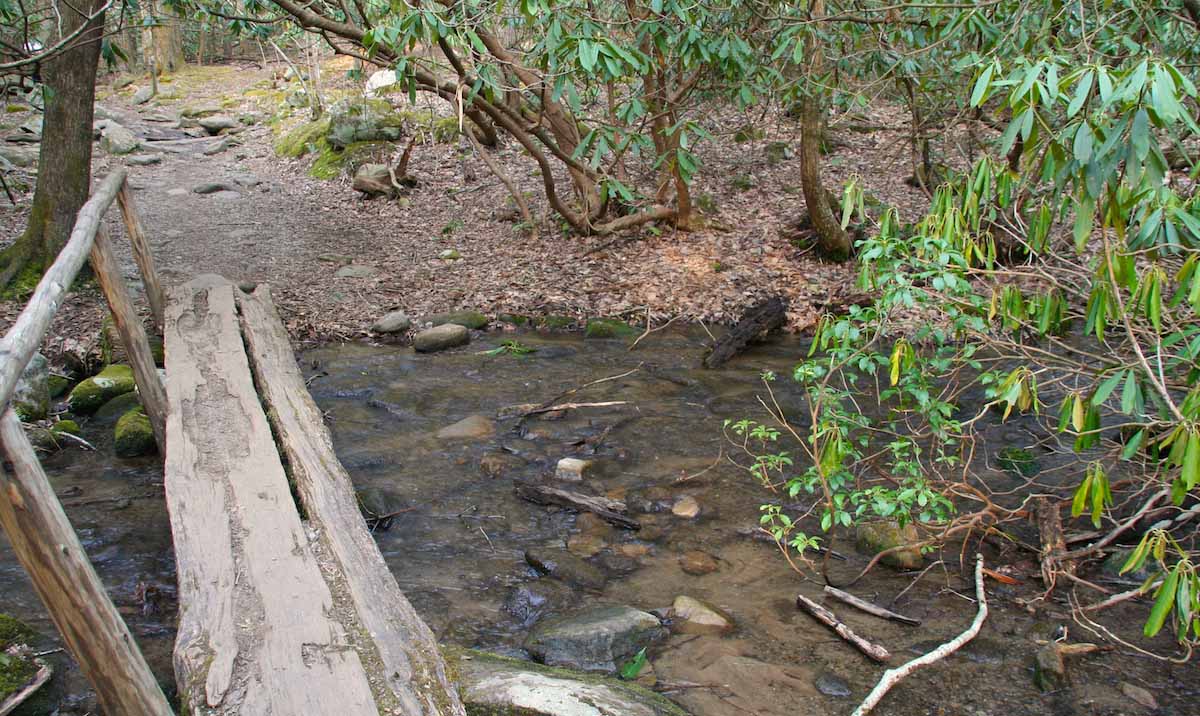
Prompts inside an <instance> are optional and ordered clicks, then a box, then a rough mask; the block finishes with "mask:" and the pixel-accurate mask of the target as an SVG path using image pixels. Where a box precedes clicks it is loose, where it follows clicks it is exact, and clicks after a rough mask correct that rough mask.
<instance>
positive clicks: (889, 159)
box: [0, 63, 928, 354]
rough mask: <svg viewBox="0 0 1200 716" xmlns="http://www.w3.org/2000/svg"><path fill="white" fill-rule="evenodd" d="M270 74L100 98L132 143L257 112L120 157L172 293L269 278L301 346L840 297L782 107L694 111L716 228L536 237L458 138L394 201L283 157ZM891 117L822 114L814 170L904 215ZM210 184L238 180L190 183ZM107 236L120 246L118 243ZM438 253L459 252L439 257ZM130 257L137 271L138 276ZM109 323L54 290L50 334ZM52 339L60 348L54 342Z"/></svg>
mask: <svg viewBox="0 0 1200 716" xmlns="http://www.w3.org/2000/svg"><path fill="white" fill-rule="evenodd" d="M281 75H282V67H267V68H265V69H264V68H258V67H254V66H245V65H242V66H234V65H222V66H207V67H191V68H188V69H187V70H185V71H183V72H181V73H179V74H177V75H175V76H173V77H171V78H168V79H167V81H165V82H163V84H162V88H161V94H160V96H159V97H158V98H156V99H154V100H152V101H151V102H149V103H147V104H143V105H141V106H136V105H133V104H132V103H131V97H132V95H133V93H134V91H135V90H136V89H137V85H131V86H127V87H124V88H121V89H119V90H118V89H115V88H114V87H113V86H111V85H102V86H101V87H100V88H99V89H98V100H97V104H98V106H99V107H101V108H103V110H105V111H107V112H108V113H109V114H111V115H113V116H115V117H116V119H117V121H120V122H121V123H123V124H125V125H126V126H128V127H130V128H131V129H133V130H134V131H135V133H138V134H139V135H141V136H142V137H143V139H147V138H149V137H154V136H167V135H165V134H163V133H162V132H163V131H164V130H163V129H161V128H169V127H171V126H173V125H172V124H171V123H172V122H174V121H175V120H177V119H178V117H179V114H180V113H181V112H182V111H184V110H185V109H187V108H189V107H197V106H203V105H205V104H209V105H212V104H214V103H215V104H219V105H221V108H222V113H223V114H229V115H231V116H234V117H238V116H244V115H245V114H246V113H248V112H250V113H254V112H257V113H258V116H259V117H261V118H263V119H264V121H262V122H260V123H257V124H255V125H253V126H249V127H245V128H244V129H243V130H242V131H240V132H238V133H237V134H236V135H235V136H234V137H233V146H231V147H229V148H228V149H226V150H225V151H221V152H219V153H215V154H213V155H211V156H208V155H205V154H204V153H202V152H201V151H199V150H200V148H201V147H202V146H211V143H210V144H205V145H201V144H199V143H197V144H196V145H195V148H194V149H192V150H190V151H188V150H186V149H185V150H182V151H178V152H160V153H162V156H163V159H162V161H161V163H158V164H154V165H150V166H133V165H130V166H129V173H130V181H131V183H132V185H133V187H134V189H135V196H136V198H137V202H138V206H139V208H140V210H141V212H142V214H143V221H144V223H145V225H146V227H147V230H148V233H149V238H150V242H151V247H152V249H153V253H154V256H155V260H156V262H157V264H158V267H159V269H160V271H161V273H162V274H163V279H164V282H165V283H166V284H168V285H173V284H178V283H182V282H184V281H186V280H188V279H190V278H191V277H193V276H195V275H198V274H202V273H219V274H222V275H225V276H226V277H228V278H230V279H232V280H235V281H250V282H258V283H261V282H266V283H269V284H270V285H271V287H272V291H273V293H274V296H275V299H276V301H277V303H278V304H279V306H280V311H281V314H282V315H283V318H284V320H285V322H286V323H287V325H288V329H289V331H290V332H291V335H292V338H293V340H294V341H295V342H296V343H297V344H298V345H302V344H310V343H317V342H324V341H328V340H339V339H343V340H344V339H353V338H361V337H367V336H369V335H370V332H369V327H370V325H371V324H372V322H373V321H374V320H375V319H376V318H377V317H378V316H379V315H381V314H383V313H385V312H387V311H391V310H397V309H400V310H404V311H406V312H407V313H409V315H413V316H419V315H422V314H425V313H430V312H437V311H450V310H478V311H481V312H483V313H484V314H486V315H488V316H489V317H492V318H495V317H497V316H499V315H501V314H506V313H507V314H516V315H523V316H534V317H537V316H551V315H552V316H565V317H570V318H573V319H576V320H577V321H581V320H584V319H587V318H591V317H599V316H619V317H624V318H626V319H628V320H631V321H640V322H644V321H645V320H646V317H647V315H648V316H649V317H650V320H651V322H652V323H654V324H655V325H659V324H661V323H662V322H664V321H666V320H669V319H670V318H672V317H676V316H678V317H680V318H683V319H689V320H693V321H702V322H716V323H722V322H732V321H734V320H736V319H737V317H738V316H739V315H740V314H741V312H742V311H743V310H744V309H745V308H746V307H748V306H749V305H750V304H752V303H753V302H754V301H755V300H757V299H759V298H762V297H766V296H771V295H783V296H786V297H787V298H788V299H789V300H790V305H791V307H790V310H789V327H790V328H791V329H792V330H802V329H804V328H805V327H808V326H811V325H812V324H813V322H814V321H815V318H816V316H817V315H818V314H819V312H820V307H821V306H823V305H824V304H825V303H827V302H829V301H830V300H831V299H836V298H837V297H838V296H841V295H844V294H847V293H851V292H852V290H853V283H854V278H855V275H854V274H855V271H854V267H853V266H852V265H850V264H846V265H833V264H829V263H826V262H823V261H822V260H821V259H819V258H818V257H817V256H815V255H814V254H813V252H812V250H811V249H810V248H807V247H805V246H803V243H804V242H802V241H796V238H797V233H796V231H795V228H794V227H795V222H796V218H797V216H799V215H800V214H801V213H802V212H803V209H804V202H803V198H802V196H801V194H800V191H799V162H798V160H797V159H796V158H795V157H794V152H793V151H791V149H792V148H797V149H798V144H799V139H798V137H799V126H798V123H796V122H794V121H792V120H790V119H788V118H786V117H783V116H770V115H762V114H761V113H760V114H755V115H750V114H730V115H728V116H714V117H712V118H709V119H708V120H706V121H707V123H708V125H709V129H710V131H712V132H713V133H714V135H715V138H714V140H713V141H710V142H708V143H706V144H705V145H704V146H703V148H702V149H701V150H700V154H701V157H702V159H703V162H704V168H703V169H702V172H701V174H700V177H699V178H698V180H697V183H696V186H695V187H694V195H695V196H696V197H698V198H701V201H702V202H703V205H704V206H705V207H706V209H707V214H708V217H707V219H708V221H707V223H708V225H709V228H705V229H702V230H698V231H692V232H689V233H682V232H678V231H675V230H673V229H670V228H666V229H662V230H655V229H644V230H642V231H641V232H640V233H636V234H629V235H625V236H618V237H579V236H572V235H568V234H566V233H564V232H563V231H562V229H561V228H560V227H559V226H558V222H556V221H555V220H554V218H553V216H552V215H551V216H549V217H547V213H546V210H545V207H544V206H541V205H539V202H537V201H534V202H532V203H533V206H532V208H533V210H534V213H535V214H536V215H537V216H538V217H540V221H539V232H538V235H537V236H536V237H532V238H531V237H529V236H527V235H525V233H524V232H523V231H522V230H521V229H520V227H518V226H517V225H516V224H515V221H514V219H513V218H512V216H511V215H512V213H513V212H512V211H511V210H510V209H508V208H507V207H509V206H511V199H510V198H509V197H508V194H507V191H506V190H505V189H504V187H503V186H502V185H501V183H500V182H499V181H498V180H496V178H495V177H494V176H493V175H492V174H490V173H489V171H488V169H487V167H486V165H485V164H484V163H483V162H482V161H481V160H480V158H479V157H478V156H477V155H475V154H474V152H473V150H472V149H471V148H470V146H469V144H468V143H467V142H465V141H461V142H458V141H456V142H454V143H437V142H433V141H428V142H423V143H419V144H417V145H416V147H415V150H414V152H413V156H412V162H411V165H410V168H409V172H410V174H412V175H414V176H415V177H416V178H417V179H418V180H419V182H420V183H419V185H418V186H417V187H416V188H414V189H413V190H411V192H410V193H409V194H408V195H407V196H406V197H404V199H403V200H399V201H397V200H388V199H374V200H367V199H364V198H363V197H362V195H360V194H359V193H358V192H356V191H354V190H353V189H352V188H351V186H350V176H348V175H347V174H346V173H343V174H342V175H341V176H340V177H339V178H337V179H334V180H329V181H323V180H318V179H313V178H311V177H310V176H309V174H308V171H307V170H308V165H309V163H310V162H311V158H309V157H306V158H302V159H299V160H287V159H281V158H279V157H278V156H277V155H276V154H275V151H274V149H273V143H274V141H275V140H276V139H277V138H278V135H279V133H280V132H281V131H284V130H286V129H287V128H288V127H289V126H294V125H295V124H296V123H297V122H300V121H302V120H303V119H304V116H303V115H307V113H308V111H307V109H301V110H292V111H290V112H287V111H285V112H284V115H285V116H284V117H283V118H282V119H281V118H280V114H279V111H280V106H281V104H280V101H279V100H280V98H282V97H283V95H284V90H286V89H287V87H286V83H284V82H283V81H282V80H281V79H279V78H280V76H281ZM326 76H327V77H335V78H339V81H340V83H341V85H342V87H343V89H344V90H345V89H346V88H348V87H349V81H348V80H346V79H344V76H345V68H341V67H340V66H339V65H337V64H336V63H335V64H333V65H331V66H330V67H329V68H328V69H327V72H326ZM293 86H295V83H293ZM256 90H257V91H256ZM399 101H401V102H403V101H404V100H399ZM422 101H424V100H421V99H418V102H422ZM442 104H444V103H442ZM9 109H10V114H9V115H7V116H6V117H5V118H4V124H6V125H7V126H6V127H4V128H3V132H0V133H3V134H6V135H7V134H11V133H12V132H13V131H14V130H13V128H14V127H16V126H17V125H18V124H19V123H20V122H21V121H22V120H23V119H25V116H24V115H22V114H21V113H20V112H19V111H14V110H18V109H19V108H18V107H10V108H9ZM435 109H436V111H438V112H441V113H444V114H449V112H450V108H449V107H445V106H435ZM287 115H290V116H287ZM904 117H905V115H904V114H903V113H902V112H899V111H896V110H895V109H894V108H888V107H881V108H878V109H873V110H872V109H869V110H866V111H863V112H859V113H856V114H855V115H854V117H853V118H849V119H848V118H846V117H842V118H840V119H839V117H837V116H835V117H833V118H832V121H831V127H830V132H829V144H830V145H831V151H830V153H829V154H828V155H827V161H826V165H825V174H826V179H827V182H828V185H829V186H830V187H835V186H839V185H840V184H841V183H842V182H844V181H845V180H847V179H848V178H850V177H852V176H857V177H859V178H860V181H861V182H862V184H863V186H864V188H865V189H866V191H867V192H869V193H870V194H872V195H874V196H875V197H876V198H877V199H879V200H880V201H882V202H884V203H887V204H890V205H893V206H896V207H897V208H898V209H899V210H900V212H901V214H902V216H903V218H904V219H905V220H908V221H913V220H915V219H917V218H919V216H920V213H921V212H922V211H924V209H925V208H926V207H927V205H928V198H927V196H926V195H925V194H924V193H923V192H922V191H921V190H919V189H916V188H913V187H910V186H909V185H907V184H906V183H905V181H904V180H905V178H906V177H907V176H908V175H910V174H911V164H910V154H909V150H908V146H909V144H908V141H907V132H908V129H907V124H906V123H905V121H904ZM267 119H271V120H273V121H265V120H267ZM164 120H166V121H165V122H164ZM746 126H750V127H753V128H754V131H753V132H751V133H750V134H752V135H753V136H752V138H750V139H748V140H747V141H741V142H739V141H736V139H735V134H736V133H737V131H738V130H739V129H742V128H743V127H746ZM156 133H157V134H156ZM738 138H741V139H746V138H745V137H738ZM772 143H776V144H775V145H774V148H775V149H776V150H778V149H779V148H781V147H783V146H787V147H788V150H787V151H785V152H784V154H783V156H779V155H778V154H776V157H775V160H773V161H772V160H769V159H768V156H767V155H768V151H767V149H768V146H769V145H771V144H772ZM779 143H783V144H779ZM154 145H155V142H153V141H144V146H143V149H142V150H140V151H139V153H138V154H134V155H130V156H127V157H117V156H110V155H108V154H106V153H105V152H104V150H102V149H100V148H99V145H97V148H96V151H95V157H94V160H93V173H94V176H95V177H97V178H100V177H103V176H105V175H106V174H107V173H109V172H110V171H112V170H113V169H114V168H115V167H117V166H121V165H129V164H130V160H131V158H132V157H136V156H139V155H145V154H147V153H156V148H155V146H154ZM159 146H160V147H161V146H165V145H162V144H160V145H159ZM176 146H180V147H185V146H186V143H181V144H177V145H176ZM401 146H402V144H401ZM498 155H499V158H500V161H501V162H502V165H503V166H504V168H505V170H506V171H507V172H508V173H509V174H510V176H512V177H513V179H514V181H515V182H516V183H518V184H519V185H520V186H521V187H522V189H523V190H526V191H528V192H530V193H533V192H536V190H537V187H538V183H539V180H538V179H537V177H536V175H535V173H534V171H533V168H534V165H533V162H532V160H530V159H529V158H528V157H526V156H524V155H523V154H521V153H520V152H519V151H518V149H514V148H513V147H512V146H505V147H502V148H500V149H499V151H498ZM205 183H221V184H225V185H227V188H228V189H231V191H230V190H226V191H220V192H217V193H213V194H207V195H202V194H198V193H196V192H194V191H193V190H194V189H195V188H197V187H198V186H199V185H202V184H205ZM29 184H30V186H27V187H25V189H26V190H25V191H23V192H22V191H20V190H19V189H18V192H17V203H16V205H15V206H13V205H11V204H10V203H9V202H8V201H7V200H4V201H3V203H4V206H3V207H2V208H0V230H2V231H3V237H4V238H3V241H0V243H4V244H6V243H8V242H9V241H11V240H12V239H13V238H15V237H16V236H17V235H18V234H19V232H20V231H21V229H22V228H23V226H24V221H25V217H26V214H27V211H28V207H29V204H30V202H31V200H32V186H31V185H32V182H29ZM117 215H118V213H117V212H116V211H113V212H110V216H109V220H110V223H111V226H112V230H113V232H114V235H115V236H116V237H118V239H120V236H121V235H122V231H121V229H120V227H119V225H118V223H117ZM116 243H117V244H118V246H120V247H121V249H122V250H125V251H126V252H127V249H125V248H124V246H123V245H124V243H125V242H124V241H122V240H118V241H116ZM448 249H453V250H455V251H456V252H457V253H458V256H460V257H461V258H459V259H455V260H448V259H443V258H439V255H441V254H442V253H443V252H444V251H446V250H448ZM330 259H334V260H333V261H330ZM126 260H127V265H128V266H129V272H128V276H129V277H130V278H131V279H132V278H134V277H135V275H136V274H135V273H134V272H133V269H132V262H131V261H129V259H128V256H126ZM346 261H349V262H351V263H353V264H356V265H362V266H366V267H368V268H366V269H364V270H362V271H360V272H356V273H360V274H362V275H360V276H357V277H344V276H339V275H338V269H339V268H340V267H341V266H342V265H343V264H342V262H346ZM20 308H21V303H20V302H15V301H10V302H6V303H3V304H0V320H3V321H4V322H5V323H6V324H7V323H10V322H11V320H12V319H13V318H14V317H15V315H16V313H17V312H19V310H20ZM103 315H104V307H103V304H102V302H101V301H99V300H98V294H97V293H96V291H95V290H89V289H88V288H87V287H83V288H82V289H80V290H78V291H76V292H75V293H74V294H73V295H72V296H71V297H70V298H69V299H68V300H67V301H66V304H65V305H64V307H63V309H62V311H61V313H60V314H59V319H58V320H57V323H56V325H55V327H54V328H53V329H52V331H51V334H50V335H51V336H52V337H55V338H57V339H58V340H59V341H62V340H68V341H83V342H85V343H87V342H94V341H95V340H96V336H97V335H98V328H99V325H100V321H101V318H102V316H103ZM48 350H49V351H50V352H51V353H52V354H53V353H54V352H55V349H54V346H53V345H51V346H49V347H48Z"/></svg>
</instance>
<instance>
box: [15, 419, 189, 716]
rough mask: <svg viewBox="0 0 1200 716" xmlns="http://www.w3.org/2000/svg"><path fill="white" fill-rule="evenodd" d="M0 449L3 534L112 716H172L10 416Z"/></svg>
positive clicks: (34, 457)
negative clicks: (8, 466)
mask: <svg viewBox="0 0 1200 716" xmlns="http://www.w3.org/2000/svg"><path fill="white" fill-rule="evenodd" d="M0 442H3V444H4V450H5V452H6V453H7V454H8V459H9V461H11V462H12V471H11V473H9V472H7V471H5V472H0V526H3V527H4V531H5V532H6V533H7V534H8V539H9V542H10V543H12V549H13V552H14V553H15V554H16V556H17V559H18V560H19V561H20V562H21V566H23V567H24V568H25V572H26V573H27V574H28V575H29V578H30V580H32V582H33V586H34V588H35V589H36V590H37V593H38V596H40V597H41V599H42V603H43V604H45V605H46V609H47V611H49V612H50V618H51V619H53V620H54V625H55V626H56V627H58V631H59V633H60V634H62V637H63V641H64V642H65V643H66V645H67V649H69V650H70V652H71V655H72V656H74V657H75V661H76V662H77V663H78V664H79V668H80V670H81V671H83V673H84V675H85V676H86V677H87V678H88V681H90V682H91V684H92V686H93V687H94V688H95V689H96V695H97V697H99V699H100V703H101V704H102V705H103V706H104V712H105V713H109V714H130V715H133V714H137V715H138V716H143V715H144V716H167V715H168V714H171V713H172V712H171V706H170V705H169V704H168V703H167V699H166V697H165V696H163V693H162V689H161V688H159V685H158V681H157V680H156V679H155V678H154V674H153V673H152V672H151V671H150V666H149V665H148V664H147V663H146V659H145V658H144V657H143V656H142V652H141V651H140V650H139V649H138V646H137V642H135V641H134V639H133V636H132V635H131V634H130V633H129V628H128V627H126V626H125V622H124V620H122V619H121V615H120V614H119V613H118V612H117V608H116V607H115V606H113V603H112V600H110V599H109V597H108V593H107V592H106V591H105V590H104V585H103V584H102V583H101V582H100V578H99V577H98V576H97V575H96V570H95V569H93V568H92V563H91V562H90V561H88V556H87V553H86V552H85V551H84V549H83V545H82V544H80V542H79V537H78V536H77V535H76V534H75V530H74V529H73V528H72V527H71V522H70V521H69V520H68V519H67V515H66V514H65V513H64V512H63V509H62V505H61V504H60V503H59V501H58V498H57V497H56V496H55V494H54V489H53V488H52V487H51V486H50V481H49V480H48V479H47V478H46V473H45V472H44V471H43V470H42V466H41V464H39V463H38V459H37V455H36V454H35V453H34V451H33V446H32V445H30V444H29V438H27V437H26V436H25V431H24V430H23V429H22V428H21V421H20V420H19V419H17V416H16V415H15V414H14V413H13V411H12V410H10V409H7V408H6V409H5V412H4V415H3V417H2V418H0Z"/></svg>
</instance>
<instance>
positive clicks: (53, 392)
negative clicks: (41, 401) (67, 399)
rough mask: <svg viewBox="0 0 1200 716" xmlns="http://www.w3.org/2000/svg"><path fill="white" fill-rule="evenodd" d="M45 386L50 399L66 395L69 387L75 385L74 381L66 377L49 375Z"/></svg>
mask: <svg viewBox="0 0 1200 716" xmlns="http://www.w3.org/2000/svg"><path fill="white" fill-rule="evenodd" d="M46 384H47V386H48V387H49V389H50V397H51V398H59V397H62V396H63V395H66V393H67V391H69V390H70V389H71V386H72V385H75V381H73V380H71V379H70V378H68V377H66V376H62V375H55V374H53V373H51V374H50V377H49V378H47V379H46Z"/></svg>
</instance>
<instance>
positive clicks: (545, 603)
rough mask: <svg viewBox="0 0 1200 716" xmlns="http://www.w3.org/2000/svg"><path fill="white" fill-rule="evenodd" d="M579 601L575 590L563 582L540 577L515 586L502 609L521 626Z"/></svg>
mask: <svg viewBox="0 0 1200 716" xmlns="http://www.w3.org/2000/svg"><path fill="white" fill-rule="evenodd" d="M577 601H578V597H577V595H576V594H575V592H574V591H572V590H571V588H570V587H568V586H567V585H565V584H563V583H562V582H556V581H554V580H553V579H539V580H538V581H536V582H531V583H529V584H519V585H517V586H516V587H513V588H512V590H511V591H509V593H508V596H507V597H505V599H504V603H503V604H502V605H501V606H500V609H501V610H502V611H503V612H504V613H505V614H508V615H509V616H511V617H512V618H513V619H516V620H517V621H518V622H519V623H520V624H521V626H529V625H530V624H533V623H534V622H535V621H537V620H538V619H539V618H540V617H541V616H542V615H543V614H545V613H547V612H550V611H553V610H558V609H562V608H564V607H569V606H572V605H573V604H575V602H577Z"/></svg>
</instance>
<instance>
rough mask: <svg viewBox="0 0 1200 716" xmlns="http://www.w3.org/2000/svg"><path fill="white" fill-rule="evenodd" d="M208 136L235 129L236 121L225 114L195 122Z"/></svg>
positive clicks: (202, 118)
mask: <svg viewBox="0 0 1200 716" xmlns="http://www.w3.org/2000/svg"><path fill="white" fill-rule="evenodd" d="M196 123H197V124H199V125H200V126H201V127H202V128H203V129H204V131H206V132H208V133H209V134H214V135H215V134H220V133H221V132H224V131H226V130H230V129H237V126H238V121H237V120H236V119H234V118H233V117H230V116H229V115H227V114H214V115H212V116H211V117H201V118H200V119H199V120H198V121H197V122H196Z"/></svg>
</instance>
